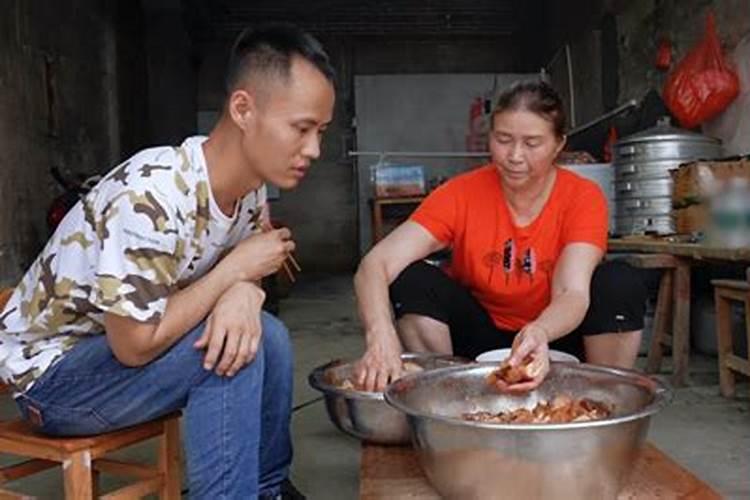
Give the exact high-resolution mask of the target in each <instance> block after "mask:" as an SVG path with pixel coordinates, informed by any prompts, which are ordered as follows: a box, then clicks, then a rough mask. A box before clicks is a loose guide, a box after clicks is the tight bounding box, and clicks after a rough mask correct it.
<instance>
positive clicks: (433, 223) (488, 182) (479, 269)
mask: <svg viewBox="0 0 750 500" xmlns="http://www.w3.org/2000/svg"><path fill="white" fill-rule="evenodd" d="M411 220H413V221H414V222H417V223H418V224H420V225H421V226H423V227H424V228H425V229H427V230H428V231H429V232H430V233H431V234H432V235H433V236H434V237H435V238H436V239H437V240H439V241H441V242H443V243H445V244H446V245H447V246H448V247H450V248H451V249H452V253H453V256H452V259H451V263H450V266H449V268H448V269H447V271H448V273H449V274H450V275H451V276H452V277H453V278H454V279H456V280H457V281H458V282H459V283H461V284H462V285H464V286H466V287H468V288H469V289H470V290H471V292H472V293H473V294H474V296H475V297H476V298H477V300H479V302H480V303H481V304H482V306H484V308H485V309H486V310H487V311H488V312H489V314H490V316H491V317H492V319H493V320H494V322H495V324H496V325H497V327H498V328H500V329H505V330H513V331H515V330H519V329H521V328H522V327H523V326H525V325H526V324H527V323H529V322H531V321H533V320H534V319H536V318H537V317H538V316H539V314H541V312H542V311H543V310H544V308H546V307H547V305H549V303H550V293H551V286H552V276H553V274H554V269H555V264H556V262H557V259H558V258H559V256H560V253H561V252H562V249H563V248H564V247H565V245H567V244H568V243H574V242H584V243H591V244H593V245H596V246H597V247H599V248H601V249H602V250H606V246H607V221H608V215H607V201H606V198H605V197H604V194H603V193H602V191H601V189H600V188H599V186H598V185H597V184H596V183H594V182H592V181H589V180H588V179H585V178H583V177H581V176H579V175H577V174H575V173H573V172H570V171H568V170H565V169H563V168H558V169H557V177H556V179H555V185H554V187H553V188H552V193H551V194H550V197H549V199H548V200H547V203H546V204H545V205H544V208H543V209H542V211H541V213H540V214H539V215H538V216H537V218H536V219H535V220H534V222H532V223H531V224H529V225H528V226H524V227H518V226H516V225H515V224H514V223H513V219H512V217H511V215H510V212H509V210H508V207H507V204H506V202H505V196H504V194H503V191H502V188H501V185H500V176H499V173H498V172H497V170H496V168H495V167H494V166H493V165H486V166H483V167H480V168H478V169H476V170H473V171H471V172H468V173H465V174H462V175H459V176H457V177H455V178H453V179H451V180H450V181H448V182H447V183H445V184H443V185H442V186H440V187H439V188H437V189H436V190H435V191H433V192H432V193H431V194H430V195H429V196H428V197H427V198H425V200H424V201H423V202H422V204H421V205H420V206H419V207H418V208H417V210H416V211H415V212H414V213H413V214H412V216H411Z"/></svg>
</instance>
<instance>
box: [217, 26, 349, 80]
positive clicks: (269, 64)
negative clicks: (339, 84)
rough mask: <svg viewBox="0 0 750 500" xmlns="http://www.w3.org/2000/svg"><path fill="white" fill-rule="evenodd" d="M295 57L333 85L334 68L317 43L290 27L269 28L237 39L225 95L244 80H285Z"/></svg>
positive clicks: (300, 31) (310, 37) (254, 29)
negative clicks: (259, 78)
mask: <svg viewBox="0 0 750 500" xmlns="http://www.w3.org/2000/svg"><path fill="white" fill-rule="evenodd" d="M294 56H297V57H301V58H303V59H305V60H306V61H308V62H310V63H311V64H312V65H313V66H315V67H316V68H317V69H318V70H319V71H320V72H321V73H322V74H323V75H324V76H325V77H326V79H328V81H330V82H331V83H333V81H334V74H335V73H334V70H333V67H332V66H331V63H330V61H329V59H328V55H327V54H326V53H325V51H324V50H323V47H322V45H321V44H320V42H318V40H316V39H315V38H314V37H313V36H312V35H310V34H308V33H305V32H304V31H302V30H301V29H299V28H298V27H296V26H294V25H292V24H269V25H263V26H258V27H253V28H248V29H246V30H245V31H243V32H242V33H240V35H239V36H238V37H237V40H236V41H235V42H234V46H233V47H232V53H231V55H230V58H229V67H228V68H227V75H226V89H227V93H231V92H232V90H234V89H235V88H237V86H238V85H239V84H240V82H241V81H242V80H243V79H245V78H247V77H253V76H256V75H258V76H271V77H280V78H282V79H284V80H286V79H288V78H289V75H290V73H291V67H292V58H293V57H294Z"/></svg>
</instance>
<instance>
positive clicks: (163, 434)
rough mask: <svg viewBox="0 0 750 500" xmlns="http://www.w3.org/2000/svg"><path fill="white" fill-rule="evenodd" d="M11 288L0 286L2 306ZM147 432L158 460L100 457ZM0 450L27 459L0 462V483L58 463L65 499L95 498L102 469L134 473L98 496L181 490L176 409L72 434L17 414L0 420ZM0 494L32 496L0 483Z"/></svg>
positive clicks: (175, 494) (164, 495)
mask: <svg viewBox="0 0 750 500" xmlns="http://www.w3.org/2000/svg"><path fill="white" fill-rule="evenodd" d="M11 292H12V290H10V291H9V290H8V289H4V290H0V311H2V309H3V308H4V307H5V304H6V303H7V301H8V299H9V298H10V295H11ZM0 386H3V387H5V385H4V384H0ZM151 438H158V439H159V453H158V460H157V464H156V465H143V464H135V463H129V462H122V461H119V460H111V459H106V458H103V456H104V455H106V454H107V453H110V452H113V451H116V450H120V449H122V448H126V447H128V446H130V445H133V444H136V443H140V442H142V441H145V440H147V439H151ZM0 453H7V454H10V455H15V456H20V457H24V458H27V459H30V460H26V461H24V462H21V463H18V464H14V465H9V466H5V467H2V468H0V485H4V484H5V483H7V482H9V481H13V480H16V479H20V478H23V477H26V476H29V475H31V474H35V473H37V472H41V471H44V470H47V469H50V468H52V467H55V466H57V465H61V466H62V468H63V481H64V485H65V487H64V489H65V498H66V500H89V499H92V498H94V495H95V494H97V491H96V490H97V487H96V483H97V479H98V475H99V473H100V472H104V473H109V474H114V475H120V476H128V477H134V478H136V479H137V481H136V482H135V483H132V484H130V485H128V486H125V487H122V488H120V489H118V490H116V491H113V492H110V493H108V494H106V495H103V496H101V498H103V499H107V500H125V499H132V498H141V497H143V496H145V495H147V494H150V493H158V495H159V498H160V499H162V500H167V499H168V500H171V499H175V498H180V494H181V483H182V480H181V474H180V469H181V466H180V413H179V412H177V413H172V414H170V415H167V416H165V417H162V418H160V419H157V420H152V421H150V422H146V423H143V424H140V425H136V426H133V427H129V428H127V429H122V430H119V431H114V432H109V433H106V434H100V435H97V436H87V437H75V438H56V437H50V436H43V435H40V434H37V433H35V432H34V431H33V430H32V428H31V427H30V426H29V425H28V424H27V423H26V422H24V421H23V420H21V419H15V420H11V421H7V422H0ZM0 498H2V499H3V500H4V499H27V498H30V497H29V496H27V495H19V494H17V493H13V492H11V491H8V490H3V489H0Z"/></svg>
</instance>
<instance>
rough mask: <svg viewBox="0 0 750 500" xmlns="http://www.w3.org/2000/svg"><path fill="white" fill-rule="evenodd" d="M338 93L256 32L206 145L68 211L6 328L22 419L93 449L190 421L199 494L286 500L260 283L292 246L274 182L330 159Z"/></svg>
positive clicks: (278, 346) (279, 395)
mask: <svg viewBox="0 0 750 500" xmlns="http://www.w3.org/2000/svg"><path fill="white" fill-rule="evenodd" d="M332 82H333V70H332V68H331V66H330V63H329V61H328V57H327V56H326V54H325V52H324V51H323V49H322V48H321V46H320V45H319V43H318V42H317V41H316V40H315V39H314V38H312V37H311V36H309V35H307V34H305V33H303V32H301V31H299V30H298V29H296V28H293V27H290V26H272V27H267V28H260V29H257V30H254V31H246V32H244V33H243V34H242V35H240V37H239V39H238V40H237V42H236V44H235V46H234V48H233V51H232V57H231V61H230V65H229V70H228V75H227V91H228V96H227V99H226V103H225V107H224V110H223V114H222V117H221V118H220V120H219V122H218V124H217V125H216V126H215V128H214V129H213V130H212V132H211V133H210V135H209V137H208V138H205V137H191V138H188V139H187V140H185V142H184V143H183V144H182V145H181V146H179V147H159V148H152V149H147V150H145V151H142V152H140V153H138V154H136V155H135V156H133V157H132V158H130V159H129V160H127V161H126V162H125V163H123V164H122V165H120V166H118V167H117V168H115V169H114V170H113V171H111V172H110V173H109V174H108V175H107V176H106V177H105V178H104V179H103V180H102V182H101V183H100V184H99V185H97V186H96V188H94V189H93V190H92V192H91V193H89V194H88V195H87V196H86V198H85V199H84V200H83V201H82V202H81V203H78V204H77V205H76V206H75V207H74V208H73V209H72V210H71V212H70V213H69V214H68V215H67V216H66V217H65V219H64V220H63V221H62V223H61V225H60V226H59V228H58V229H57V231H56V232H55V234H54V235H53V237H52V239H51V240H50V241H49V243H48V244H47V246H46V247H45V249H44V250H43V251H42V253H41V255H40V256H39V257H38V259H37V260H36V261H35V263H34V264H33V265H32V266H31V268H30V269H29V271H28V272H27V273H26V275H25V276H24V278H23V280H22V281H21V283H20V284H19V285H18V287H17V288H16V290H15V291H14V293H13V296H12V297H11V299H10V302H9V303H8V305H7V306H6V308H5V310H4V311H3V312H2V314H1V315H0V341H1V344H0V375H1V376H2V378H3V380H4V381H6V383H9V384H11V385H12V386H13V387H14V388H15V390H16V396H17V398H16V401H17V402H18V406H19V408H20V410H21V413H22V415H23V416H24V418H26V419H27V420H28V421H29V422H31V423H32V424H33V425H35V426H36V427H37V428H38V429H39V430H40V431H41V432H45V433H48V434H52V435H85V434H95V433H101V432H106V431H110V430H113V429H117V428H122V427H126V426H130V425H134V424H137V423H140V422H144V421H147V420H150V419H153V418H156V417H158V416H160V415H164V414H167V413H170V412H172V411H174V410H177V409H182V410H183V411H184V415H185V428H186V435H185V441H186V448H187V466H188V467H187V468H188V471H187V472H188V479H189V487H190V496H191V498H208V499H214V498H238V499H239V498H241V499H247V498H256V497H260V498H278V497H279V496H280V495H281V494H282V489H284V490H285V493H284V495H282V498H283V497H289V496H290V495H291V493H288V492H286V491H287V490H290V491H293V487H290V488H286V487H285V488H282V486H284V485H287V484H288V480H287V476H288V471H289V465H290V462H291V453H292V452H291V442H290V435H289V420H290V412H291V409H290V408H291V394H292V357H291V348H290V342H289V338H288V334H287V331H286V329H285V328H284V326H283V325H282V324H281V323H280V322H279V321H278V320H277V319H276V318H274V317H272V316H271V315H269V314H267V313H265V312H261V306H262V304H263V300H264V293H263V291H262V290H261V289H260V288H259V287H258V285H257V283H258V282H259V281H260V280H261V279H262V278H263V277H264V276H267V275H269V274H272V273H274V272H275V271H277V270H278V269H279V267H280V266H281V265H282V263H283V262H284V260H285V259H286V258H287V256H288V254H289V252H291V251H293V250H294V242H293V241H292V238H291V234H290V232H289V231H288V230H286V229H279V230H272V229H270V228H269V227H268V226H267V222H265V218H266V216H265V214H266V213H267V212H266V211H265V210H264V206H265V202H266V199H265V197H266V195H265V187H264V183H266V182H271V183H273V184H275V185H277V186H279V187H281V188H282V189H291V188H294V187H296V186H297V184H298V183H299V182H300V181H301V180H302V178H303V177H304V175H305V172H306V171H307V169H308V168H309V167H310V163H311V162H312V160H314V159H316V158H317V157H318V156H319V154H320V140H321V135H322V133H323V131H324V130H325V128H326V126H327V124H328V123H329V122H330V121H331V118H332V111H333V104H334V88H333V83H332ZM264 223H265V224H264ZM261 228H265V229H266V230H265V231H261ZM222 257H223V258H222ZM292 497H293V496H292Z"/></svg>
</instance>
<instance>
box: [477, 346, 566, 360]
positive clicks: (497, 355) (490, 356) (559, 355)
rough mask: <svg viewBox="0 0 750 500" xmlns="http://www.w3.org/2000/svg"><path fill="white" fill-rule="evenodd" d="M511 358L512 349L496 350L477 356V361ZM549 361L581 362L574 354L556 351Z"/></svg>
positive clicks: (552, 350) (551, 351) (553, 351)
mask: <svg viewBox="0 0 750 500" xmlns="http://www.w3.org/2000/svg"><path fill="white" fill-rule="evenodd" d="M508 356H510V348H505V349H494V350H492V351H487V352H483V353H482V354H480V355H479V356H477V361H479V362H480V363H481V362H485V361H502V360H504V359H505V358H507V357H508ZM549 360H550V361H559V362H563V363H580V362H581V361H580V360H579V359H578V358H576V357H575V356H573V355H572V354H568V353H567V352H562V351H555V350H554V349H550V350H549Z"/></svg>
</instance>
